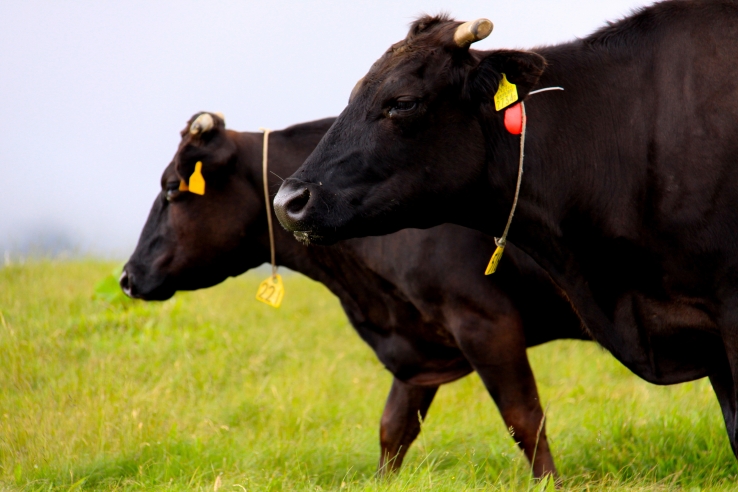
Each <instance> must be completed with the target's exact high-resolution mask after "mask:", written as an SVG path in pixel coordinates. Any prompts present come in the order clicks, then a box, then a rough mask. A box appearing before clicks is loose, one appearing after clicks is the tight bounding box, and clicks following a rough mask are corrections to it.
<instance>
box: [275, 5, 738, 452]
mask: <svg viewBox="0 0 738 492" xmlns="http://www.w3.org/2000/svg"><path fill="white" fill-rule="evenodd" d="M458 25H459V23H457V22H453V21H451V20H449V19H447V18H443V17H441V18H424V19H421V20H419V21H418V22H417V23H416V24H414V25H413V28H412V29H411V32H410V34H409V35H408V38H407V39H406V40H405V41H404V42H401V43H398V44H396V45H395V46H393V47H392V48H391V49H390V50H389V51H388V52H387V53H386V54H385V55H384V56H383V57H382V58H381V59H380V60H379V61H378V62H377V63H376V64H375V66H374V67H373V68H372V70H371V71H370V72H369V74H367V77H366V78H365V79H364V81H363V83H362V84H361V85H360V87H359V88H358V89H355V94H354V95H353V96H352V101H351V102H350V104H349V106H348V107H347V108H346V110H345V111H344V112H343V113H342V114H341V116H340V117H339V119H338V120H337V123H336V124H335V125H334V127H333V128H331V130H329V132H328V134H327V136H326V137H325V139H324V140H323V142H321V144H320V145H319V146H318V147H317V149H316V151H315V152H314V153H313V155H311V157H310V158H308V160H307V161H306V162H305V164H304V165H303V166H302V167H301V168H300V169H299V170H298V172H297V173H296V174H295V175H294V177H293V178H291V179H288V180H287V181H286V182H285V185H283V189H282V190H281V191H280V194H279V195H278V196H277V198H276V200H275V205H276V206H277V215H278V216H279V217H280V220H281V221H282V223H283V224H284V225H285V227H287V228H288V229H290V230H293V231H299V232H300V234H302V235H303V236H304V237H314V238H315V239H316V240H318V241H331V240H335V239H342V238H346V237H355V236H360V235H362V232H361V231H367V232H368V233H371V234H382V233H389V232H392V231H394V230H398V229H401V228H403V227H429V226H433V225H435V224H437V223H441V222H453V223H457V224H463V225H466V226H469V227H472V228H475V229H477V230H480V231H484V232H487V233H489V234H495V235H499V234H500V233H501V232H502V229H503V227H504V224H505V220H506V219H507V214H508V213H509V211H510V206H511V204H512V201H513V193H514V190H515V182H516V176H517V172H518V158H519V155H520V154H519V145H520V137H519V136H517V135H511V134H509V133H508V132H506V131H505V129H504V126H503V112H502V111H499V112H498V111H495V108H494V105H493V104H492V102H491V95H492V94H494V93H495V91H496V90H497V87H498V85H499V83H500V80H501V78H502V74H503V73H506V74H507V77H508V78H509V79H510V80H511V81H512V82H513V83H515V84H517V87H518V91H519V93H520V99H525V108H526V111H527V116H528V119H527V133H526V143H525V172H524V175H523V178H522V188H521V194H520V202H519V205H518V208H517V211H516V213H515V218H514V221H513V223H512V228H511V231H510V236H509V237H510V240H511V241H513V242H514V243H515V244H516V245H517V246H519V247H520V248H521V249H523V250H525V251H526V252H527V253H529V254H530V255H531V256H532V257H533V258H534V259H536V261H537V262H538V263H539V264H540V265H541V266H543V267H544V269H546V270H547V271H548V273H549V274H550V275H551V276H552V278H553V279H554V281H555V282H556V283H557V284H558V285H559V286H560V287H561V288H562V289H563V290H564V291H565V292H566V294H567V296H568V297H569V299H570V300H571V302H572V304H573V305H574V307H575V309H576V310H577V313H578V314H579V316H580V317H581V319H582V320H583V322H584V324H585V326H586V327H587V329H588V330H589V331H590V332H591V333H592V335H593V337H594V338H595V339H596V340H597V341H598V342H600V343H601V344H602V345H603V346H605V347H606V348H607V349H608V350H610V351H611V352H612V353H613V354H614V355H615V356H616V357H617V358H618V359H619V360H620V361H622V362H623V363H624V364H625V365H626V366H627V367H629V368H630V369H631V370H632V371H633V372H635V373H636V374H638V375H639V376H641V377H643V378H644V379H646V380H648V381H651V382H653V383H657V384H670V383H677V382H682V381H689V380H692V379H696V378H701V377H704V376H709V377H710V379H711V381H712V383H713V387H714V388H715V391H716V393H717V396H718V399H719V400H720V403H721V407H722V409H723V412H724V416H725V419H726V425H727V429H728V433H729V435H730V439H731V444H732V446H733V450H734V452H736V451H738V420H737V414H736V409H737V408H738V386H736V381H738V277H737V274H738V251H737V249H738V191H737V190H738V164H737V163H738V139H737V138H736V135H738V65H737V64H736V63H735V59H736V56H738V4H737V3H736V2H732V1H670V2H664V3H661V4H657V5H654V6H652V7H649V8H646V9H642V10H641V11H639V12H637V13H636V14H634V15H633V16H631V17H629V18H627V19H624V20H622V21H620V22H617V23H614V24H611V25H609V26H608V27H606V28H604V29H602V30H600V31H598V32H597V33H595V34H593V35H592V36H589V37H587V38H584V39H580V40H576V41H574V42H571V43H567V44H563V45H558V46H551V47H545V48H540V49H536V50H533V52H515V51H493V52H475V51H473V50H468V47H457V46H453V45H452V42H451V39H453V33H454V29H456V28H457V26H458ZM551 86H560V87H563V88H564V89H565V90H564V91H557V92H547V93H542V94H536V95H533V96H530V97H527V99H526V96H527V94H528V93H529V92H530V91H532V90H534V89H539V88H546V87H551ZM393 94H394V95H393ZM408 94H409V95H411V96H412V99H407V98H408ZM485 94H486V95H485ZM408 100H411V101H414V102H413V103H412V104H409V103H408V102H407V101H408ZM398 101H399V102H398ZM382 105H384V106H383V107H384V108H385V109H383V110H380V109H379V108H380V107H382ZM382 115H384V116H382ZM377 149H383V150H382V153H381V154H379V153H378V151H377ZM317 181H320V182H321V184H322V186H321V189H319V190H317V189H314V188H312V183H314V182H317ZM301 188H305V189H308V190H309V191H310V193H311V197H313V196H314V197H315V198H314V203H310V202H307V201H306V202H303V203H302V204H299V205H303V206H302V207H299V206H296V204H295V202H294V201H293V200H292V199H291V194H292V193H293V192H294V190H296V189H301ZM339 189H340V194H336V195H335V196H336V197H337V198H335V199H333V200H331V199H330V193H332V192H334V193H335V190H339ZM390 196H391V197H392V199H391V200H388V199H387V197H390ZM326 197H328V202H327V208H328V209H329V210H328V211H325V210H322V209H321V208H320V207H319V206H317V205H316V204H317V200H318V199H325V198H326ZM434 203H442V207H439V206H434ZM380 218H381V220H380ZM490 253H491V250H490ZM503 261H504V260H503Z"/></svg>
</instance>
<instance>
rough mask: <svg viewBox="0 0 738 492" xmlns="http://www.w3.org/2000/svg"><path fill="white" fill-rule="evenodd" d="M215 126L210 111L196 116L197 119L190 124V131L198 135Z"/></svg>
mask: <svg viewBox="0 0 738 492" xmlns="http://www.w3.org/2000/svg"><path fill="white" fill-rule="evenodd" d="M213 126H215V122H214V121H213V117H212V115H210V113H202V114H201V115H200V116H198V117H197V118H195V121H193V122H192V125H190V133H191V134H192V135H197V134H198V133H205V132H207V131H210V130H212V129H213Z"/></svg>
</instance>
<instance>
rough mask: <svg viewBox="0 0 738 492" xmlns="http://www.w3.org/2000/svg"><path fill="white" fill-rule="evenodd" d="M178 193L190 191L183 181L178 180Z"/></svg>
mask: <svg viewBox="0 0 738 492" xmlns="http://www.w3.org/2000/svg"><path fill="white" fill-rule="evenodd" d="M179 191H190V189H189V187H188V186H187V183H185V182H184V179H180V180H179Z"/></svg>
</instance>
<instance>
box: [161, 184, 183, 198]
mask: <svg viewBox="0 0 738 492" xmlns="http://www.w3.org/2000/svg"><path fill="white" fill-rule="evenodd" d="M164 193H165V194H166V197H167V201H169V202H171V201H172V200H174V199H175V198H177V195H179V193H180V192H179V181H170V182H169V183H167V184H166V187H165V188H164Z"/></svg>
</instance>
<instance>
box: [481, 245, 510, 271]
mask: <svg viewBox="0 0 738 492" xmlns="http://www.w3.org/2000/svg"><path fill="white" fill-rule="evenodd" d="M503 251H505V246H500V245H499V244H498V245H497V249H496V250H495V252H494V253H492V258H490V259H489V265H487V269H486V270H485V271H484V274H485V275H492V274H493V273H495V270H497V265H498V264H499V263H500V260H501V259H502V252H503Z"/></svg>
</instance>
